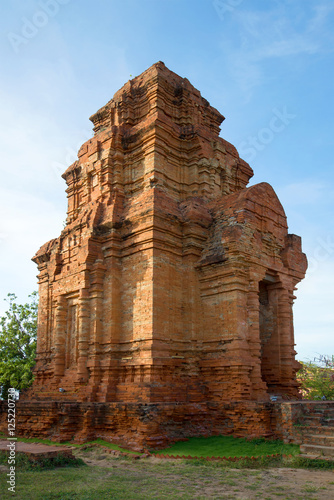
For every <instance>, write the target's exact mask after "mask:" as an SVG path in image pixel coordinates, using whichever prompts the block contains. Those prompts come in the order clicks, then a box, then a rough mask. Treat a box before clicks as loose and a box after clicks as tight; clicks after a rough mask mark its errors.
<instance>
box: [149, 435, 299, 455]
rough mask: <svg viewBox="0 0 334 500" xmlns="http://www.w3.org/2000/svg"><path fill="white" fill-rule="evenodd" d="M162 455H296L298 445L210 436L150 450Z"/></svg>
mask: <svg viewBox="0 0 334 500" xmlns="http://www.w3.org/2000/svg"><path fill="white" fill-rule="evenodd" d="M152 453H159V454H164V455H179V456H182V455H184V456H186V457H187V456H189V455H190V456H192V457H195V456H197V457H261V456H264V455H274V454H277V453H280V454H285V455H293V456H295V455H298V454H299V446H297V445H294V444H284V443H283V442H282V441H278V440H277V441H268V440H265V439H263V438H261V439H252V440H249V441H248V440H247V439H244V438H235V437H233V436H212V437H208V438H204V437H198V438H189V440H188V441H179V442H177V443H175V444H173V445H172V446H171V447H169V448H165V449H164V450H159V451H152Z"/></svg>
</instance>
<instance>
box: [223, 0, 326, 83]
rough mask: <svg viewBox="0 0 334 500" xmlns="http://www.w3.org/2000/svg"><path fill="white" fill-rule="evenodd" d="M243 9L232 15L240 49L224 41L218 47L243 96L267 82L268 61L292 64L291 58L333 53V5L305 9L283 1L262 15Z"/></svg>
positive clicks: (244, 5)
mask: <svg viewBox="0 0 334 500" xmlns="http://www.w3.org/2000/svg"><path fill="white" fill-rule="evenodd" d="M270 5H272V8H269V6H270ZM246 7H247V4H246V3H243V4H242V5H241V6H240V7H239V8H236V9H235V10H234V11H233V16H234V19H233V22H234V23H235V27H236V28H237V29H238V31H239V33H240V44H239V46H237V47H236V46H231V44H226V39H225V37H224V42H223V43H222V45H221V48H222V51H223V52H224V54H225V56H226V58H227V60H228V62H229V68H230V72H231V74H232V77H233V78H234V80H235V81H236V82H237V83H238V85H239V87H240V88H241V89H242V90H243V91H244V92H247V91H248V92H251V90H252V89H253V88H254V87H257V86H259V85H261V84H263V83H265V82H267V81H269V80H270V73H269V72H268V73H266V68H265V66H264V64H265V63H267V62H269V61H270V60H275V59H276V60H277V59H279V60H280V62H284V60H286V62H287V63H291V58H295V57H299V58H300V57H303V56H312V55H316V54H319V53H322V52H329V51H330V52H332V51H334V43H333V42H334V36H333V30H332V22H333V19H332V16H333V13H334V5H327V4H325V3H323V4H320V5H313V6H311V8H305V2H302V3H301V2H293V3H291V2H289V1H288V0H286V1H285V2H280V3H279V4H277V3H276V2H275V3H273V4H270V3H268V8H267V9H266V10H265V11H255V10H247V9H246ZM287 7H288V8H289V15H288V14H287ZM291 9H292V10H293V13H291ZM331 42H332V43H331Z"/></svg>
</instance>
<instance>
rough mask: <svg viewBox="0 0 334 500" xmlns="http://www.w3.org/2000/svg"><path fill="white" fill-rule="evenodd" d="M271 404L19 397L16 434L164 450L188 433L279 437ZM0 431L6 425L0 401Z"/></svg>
mask: <svg viewBox="0 0 334 500" xmlns="http://www.w3.org/2000/svg"><path fill="white" fill-rule="evenodd" d="M274 408H275V405H274V404H272V403H269V402H251V401H235V402H230V403H200V404H194V403H154V404H153V403H148V404H145V403H77V402H66V401H64V402H60V401H38V402H36V401H18V402H17V408H16V419H17V420H16V435H17V436H24V437H31V438H39V439H43V438H44V439H51V440H53V441H55V442H64V441H71V440H73V441H74V442H86V441H90V440H93V439H96V438H102V439H105V440H107V441H110V442H113V443H116V444H118V445H123V446H125V447H127V448H129V449H133V450H136V451H142V450H149V449H162V448H165V447H166V446H168V445H170V444H171V443H173V442H175V441H178V440H182V439H184V438H188V437H192V436H212V435H220V434H222V435H228V434H233V435H234V436H236V437H247V438H253V437H279V436H277V433H276V431H275V428H276V424H277V423H276V420H277V419H276V417H275V414H276V413H277V411H276V413H275V410H274ZM0 410H1V416H0V418H1V424H0V430H1V431H3V432H6V430H7V411H6V403H5V402H0Z"/></svg>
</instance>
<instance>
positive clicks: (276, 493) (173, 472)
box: [74, 448, 334, 500]
mask: <svg viewBox="0 0 334 500" xmlns="http://www.w3.org/2000/svg"><path fill="white" fill-rule="evenodd" d="M74 453H75V455H76V456H77V457H80V458H82V459H83V460H84V461H85V463H86V464H87V465H88V466H90V467H103V468H107V469H112V473H113V475H117V476H119V477H124V476H126V477H127V478H129V476H131V477H133V480H134V481H138V480H139V479H140V480H143V479H144V480H147V481H148V482H152V486H153V482H157V481H158V483H159V485H160V488H161V491H163V490H164V488H166V489H167V490H169V489H170V488H171V487H173V485H174V486H175V490H174V491H175V492H178V493H179V496H178V497H177V498H194V499H198V500H199V499H204V498H210V499H237V500H238V499H247V500H251V499H261V500H272V499H277V498H279V497H281V498H284V500H289V499H291V500H306V499H311V500H312V499H319V500H320V499H321V500H332V499H333V498H334V473H333V471H323V470H314V469H312V470H306V469H291V468H268V469H230V468H226V467H222V465H221V464H219V463H217V462H216V463H200V464H199V463H198V462H196V463H194V462H192V461H190V460H189V461H186V460H167V459H158V458H156V457H152V456H150V457H147V458H141V459H138V458H127V457H123V456H114V455H110V454H109V453H107V452H105V450H101V449H99V448H88V449H86V450H76V451H74ZM188 495H189V496H188ZM134 498H135V497H134ZM164 498H165V497H164ZM173 498H174V497H173ZM175 498H176V497H175Z"/></svg>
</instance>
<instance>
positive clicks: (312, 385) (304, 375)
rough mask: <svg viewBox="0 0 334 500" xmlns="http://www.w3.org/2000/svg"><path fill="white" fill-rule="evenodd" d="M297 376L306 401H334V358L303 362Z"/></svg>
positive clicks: (327, 357)
mask: <svg viewBox="0 0 334 500" xmlns="http://www.w3.org/2000/svg"><path fill="white" fill-rule="evenodd" d="M301 364H302V368H301V369H300V370H299V372H298V374H297V379H298V381H299V382H300V384H301V390H302V394H303V397H304V398H305V399H312V400H315V399H329V400H333V399H334V356H331V357H329V356H319V357H318V358H314V360H313V361H309V362H307V363H305V362H302V363H301Z"/></svg>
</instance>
